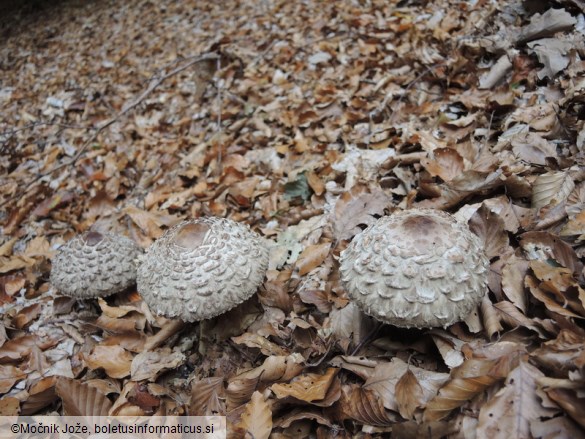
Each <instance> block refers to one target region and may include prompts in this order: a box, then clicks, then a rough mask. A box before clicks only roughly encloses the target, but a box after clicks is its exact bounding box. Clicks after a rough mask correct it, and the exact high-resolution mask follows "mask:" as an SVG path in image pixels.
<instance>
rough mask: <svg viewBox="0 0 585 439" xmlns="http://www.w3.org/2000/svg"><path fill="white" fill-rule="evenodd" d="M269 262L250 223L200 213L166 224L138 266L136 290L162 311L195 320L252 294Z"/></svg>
mask: <svg viewBox="0 0 585 439" xmlns="http://www.w3.org/2000/svg"><path fill="white" fill-rule="evenodd" d="M267 268H268V248H267V247H266V245H265V243H264V241H263V240H262V238H260V236H258V235H257V234H256V233H254V232H252V231H251V230H250V228H249V227H248V226H246V225H243V224H240V223H237V222H235V221H232V220H228V219H224V218H214V217H209V218H199V219H195V220H190V221H186V222H183V223H181V224H177V225H176V226H174V227H172V228H170V229H169V230H167V232H166V233H165V234H164V235H163V236H161V237H160V238H159V239H158V240H157V241H156V242H154V243H153V244H152V245H151V246H150V247H149V248H148V250H147V252H146V255H145V256H144V258H143V261H142V264H141V265H140V267H139V268H138V292H139V293H140V295H141V296H142V297H143V299H144V301H145V302H146V303H147V305H148V306H149V308H150V309H151V310H152V311H154V312H156V313H157V314H159V315H163V316H166V317H170V318H174V317H178V318H180V319H181V320H184V321H188V322H193V321H199V320H205V319H208V318H211V317H215V316H217V315H220V314H223V313H224V312H226V311H228V310H230V309H232V308H233V307H235V306H236V305H238V304H240V303H242V302H244V301H245V300H246V299H248V298H249V297H251V296H252V295H253V294H254V293H255V292H256V289H257V288H258V286H259V285H260V284H261V283H262V280H263V279H264V275H265V273H266V270H267Z"/></svg>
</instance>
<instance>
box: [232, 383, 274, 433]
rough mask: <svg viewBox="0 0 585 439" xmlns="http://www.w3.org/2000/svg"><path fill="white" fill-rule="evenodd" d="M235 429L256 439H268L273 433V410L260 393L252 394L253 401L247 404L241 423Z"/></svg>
mask: <svg viewBox="0 0 585 439" xmlns="http://www.w3.org/2000/svg"><path fill="white" fill-rule="evenodd" d="M235 427H236V428H240V429H242V430H244V431H245V432H246V433H247V434H248V435H250V437H253V438H254V439H268V437H269V436H270V432H271V431H272V410H271V409H270V405H269V404H268V403H267V402H266V400H265V399H264V396H262V394H261V393H260V392H258V391H256V392H254V393H253V394H252V399H251V400H250V402H249V403H248V404H246V407H245V409H244V413H242V417H241V419H240V422H239V423H238V424H236V425H235Z"/></svg>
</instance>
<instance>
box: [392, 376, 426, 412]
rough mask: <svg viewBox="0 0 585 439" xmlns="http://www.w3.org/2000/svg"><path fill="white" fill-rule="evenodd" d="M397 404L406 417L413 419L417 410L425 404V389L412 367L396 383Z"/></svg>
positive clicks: (399, 410)
mask: <svg viewBox="0 0 585 439" xmlns="http://www.w3.org/2000/svg"><path fill="white" fill-rule="evenodd" d="M396 404H397V405H398V412H399V413H400V416H402V417H403V418H404V419H412V417H413V416H414V412H415V410H416V409H417V408H419V407H421V406H422V405H423V404H424V399H423V390H422V388H421V386H420V384H419V382H418V380H417V379H416V377H415V376H414V374H413V373H412V372H411V371H410V369H409V370H407V371H406V372H405V373H404V375H402V377H401V378H400V379H399V380H398V382H397V383H396Z"/></svg>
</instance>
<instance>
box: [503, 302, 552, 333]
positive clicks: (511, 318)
mask: <svg viewBox="0 0 585 439" xmlns="http://www.w3.org/2000/svg"><path fill="white" fill-rule="evenodd" d="M494 307H495V308H496V309H497V310H498V312H499V313H500V315H501V317H502V321H504V322H505V323H507V324H508V325H510V326H512V327H513V328H517V327H525V328H528V329H532V330H533V331H535V332H536V333H538V335H539V336H540V337H541V338H544V339H548V338H549V336H548V334H549V333H550V330H549V329H550V328H549V327H548V325H546V324H545V323H546V322H545V321H540V320H539V319H536V318H533V319H529V318H528V317H526V316H525V315H524V314H522V311H520V310H519V309H518V308H516V306H514V304H513V303H512V302H508V301H502V302H498V303H495V304H494Z"/></svg>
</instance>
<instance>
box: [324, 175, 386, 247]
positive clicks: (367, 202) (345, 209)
mask: <svg viewBox="0 0 585 439" xmlns="http://www.w3.org/2000/svg"><path fill="white" fill-rule="evenodd" d="M389 206H390V199H389V198H388V196H387V195H386V194H385V193H384V192H383V191H382V190H380V189H374V190H372V191H371V192H370V191H368V189H367V188H366V187H365V186H363V185H356V186H354V187H352V188H351V190H350V191H348V192H344V193H343V194H342V195H341V197H339V199H338V200H337V202H336V203H335V208H334V209H333V212H332V213H331V215H332V221H333V229H334V234H335V236H336V237H337V238H338V239H349V238H352V237H353V236H354V235H356V234H357V233H359V232H361V231H362V229H361V228H360V227H359V226H360V225H363V226H369V225H370V224H373V223H374V222H375V221H376V216H381V215H383V214H384V210H385V209H386V208H388V207H389Z"/></svg>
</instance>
